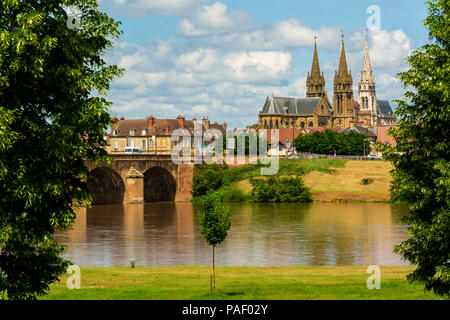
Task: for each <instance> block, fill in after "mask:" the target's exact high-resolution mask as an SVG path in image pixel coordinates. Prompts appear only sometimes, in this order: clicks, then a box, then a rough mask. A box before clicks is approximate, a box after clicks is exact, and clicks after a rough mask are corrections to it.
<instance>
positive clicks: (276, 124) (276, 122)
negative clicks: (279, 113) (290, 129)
mask: <svg viewBox="0 0 450 320" xmlns="http://www.w3.org/2000/svg"><path fill="white" fill-rule="evenodd" d="M275 128H277V129H278V119H277V120H275Z"/></svg>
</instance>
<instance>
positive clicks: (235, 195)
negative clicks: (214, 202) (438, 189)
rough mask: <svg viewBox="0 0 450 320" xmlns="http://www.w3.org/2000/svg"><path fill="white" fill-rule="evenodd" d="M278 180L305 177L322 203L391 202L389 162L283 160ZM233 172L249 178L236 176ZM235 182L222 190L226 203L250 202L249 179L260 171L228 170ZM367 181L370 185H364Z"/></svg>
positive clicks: (316, 199)
mask: <svg viewBox="0 0 450 320" xmlns="http://www.w3.org/2000/svg"><path fill="white" fill-rule="evenodd" d="M279 164H280V167H279V170H278V173H277V174H276V175H277V176H281V177H283V176H296V177H302V178H303V180H304V183H305V186H307V187H308V188H309V189H310V191H311V193H312V199H313V200H314V201H318V202H322V201H325V202H343V201H344V202H346V201H348V202H386V201H389V199H390V192H389V187H390V182H391V176H390V174H389V171H390V170H392V165H391V164H390V163H389V162H386V161H363V160H344V159H280V163H279ZM233 170H242V171H245V175H233V173H232V172H233ZM227 171H229V173H228V174H230V175H233V182H232V183H231V184H230V185H227V186H225V187H223V188H222V191H225V192H224V194H225V200H226V201H246V200H248V195H249V193H250V192H251V190H252V185H251V184H250V182H249V177H257V176H259V174H260V168H258V167H256V166H254V167H251V166H247V167H246V168H242V169H238V168H236V167H234V168H229V169H227ZM363 179H370V183H368V184H363V183H362V182H363Z"/></svg>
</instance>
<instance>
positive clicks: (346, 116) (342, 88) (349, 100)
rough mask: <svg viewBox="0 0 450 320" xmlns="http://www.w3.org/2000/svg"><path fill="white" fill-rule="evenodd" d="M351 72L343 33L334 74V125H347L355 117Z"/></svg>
mask: <svg viewBox="0 0 450 320" xmlns="http://www.w3.org/2000/svg"><path fill="white" fill-rule="evenodd" d="M352 85H353V78H352V72H351V71H350V72H349V71H348V69H347V59H346V57H345V48H344V35H343V34H342V39H341V53H340V57H339V68H338V70H337V71H336V72H335V75H334V93H333V115H334V117H335V121H334V124H335V125H334V126H335V127H348V126H350V123H351V122H352V121H353V120H354V117H355V106H354V101H353V88H352Z"/></svg>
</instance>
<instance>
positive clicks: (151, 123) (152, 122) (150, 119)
mask: <svg viewBox="0 0 450 320" xmlns="http://www.w3.org/2000/svg"><path fill="white" fill-rule="evenodd" d="M154 125H155V118H153V116H150V117H148V118H147V127H148V128H153V126H154Z"/></svg>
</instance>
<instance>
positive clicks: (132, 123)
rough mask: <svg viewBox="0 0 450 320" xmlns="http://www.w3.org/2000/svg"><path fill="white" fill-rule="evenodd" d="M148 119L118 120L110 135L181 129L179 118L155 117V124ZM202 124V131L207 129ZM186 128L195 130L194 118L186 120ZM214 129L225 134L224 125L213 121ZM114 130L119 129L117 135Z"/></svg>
mask: <svg viewBox="0 0 450 320" xmlns="http://www.w3.org/2000/svg"><path fill="white" fill-rule="evenodd" d="M149 124H150V123H149V120H148V119H130V120H118V121H117V123H116V125H115V126H114V128H112V129H111V133H110V135H112V136H117V137H126V136H129V135H130V131H131V130H134V136H136V137H140V136H142V131H143V130H145V131H146V132H145V133H146V136H150V135H154V134H156V133H157V134H158V135H159V136H164V135H171V134H172V133H173V131H175V130H177V129H181V128H182V126H181V124H180V121H178V120H177V119H155V118H154V119H153V126H149ZM199 124H200V125H201V126H202V131H206V128H205V126H203V125H202V124H201V123H199ZM184 128H185V129H187V130H189V131H190V132H193V131H194V120H185V121H184ZM210 128H212V129H218V130H220V131H221V132H222V133H223V134H225V131H226V130H225V129H224V127H223V125H220V124H217V123H213V124H211V125H210ZM114 131H117V135H114Z"/></svg>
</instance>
